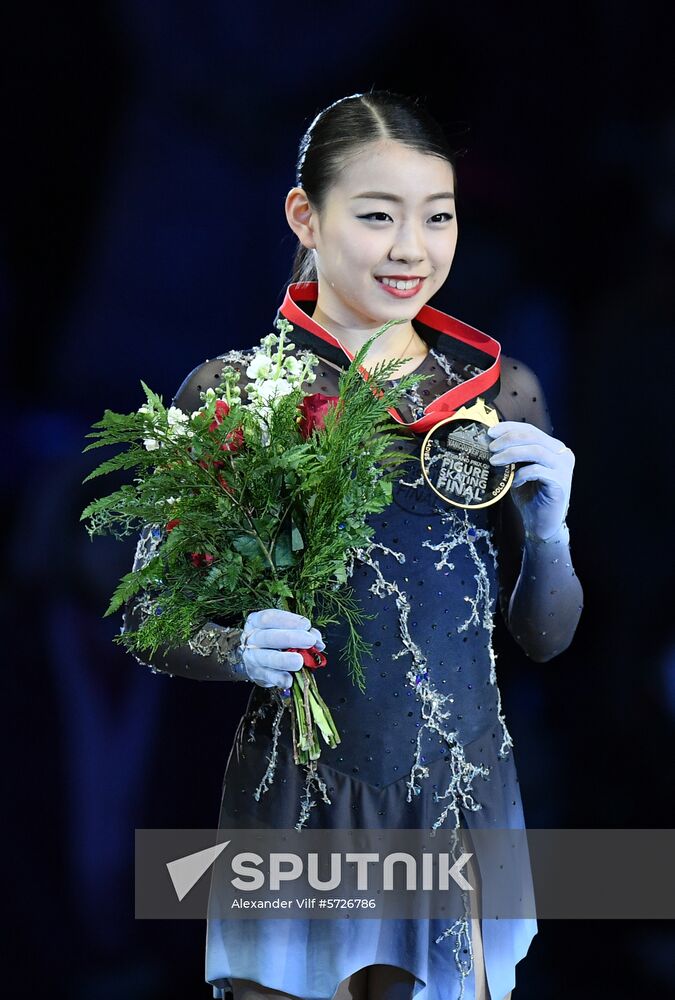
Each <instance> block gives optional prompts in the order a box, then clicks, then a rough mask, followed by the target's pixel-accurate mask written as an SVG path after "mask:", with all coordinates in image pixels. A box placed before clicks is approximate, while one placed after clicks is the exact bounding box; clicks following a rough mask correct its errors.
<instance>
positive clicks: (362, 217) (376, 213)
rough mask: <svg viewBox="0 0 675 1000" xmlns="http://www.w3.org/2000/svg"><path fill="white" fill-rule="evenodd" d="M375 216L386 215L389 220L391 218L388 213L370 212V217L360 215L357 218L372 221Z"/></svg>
mask: <svg viewBox="0 0 675 1000" xmlns="http://www.w3.org/2000/svg"><path fill="white" fill-rule="evenodd" d="M374 215H384V216H386V217H387V218H388V219H390V218H391V216H390V215H387V213H386V212H369V213H368V215H359V216H357V218H359V219H372V218H373V216H374Z"/></svg>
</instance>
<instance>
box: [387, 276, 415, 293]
mask: <svg viewBox="0 0 675 1000" xmlns="http://www.w3.org/2000/svg"><path fill="white" fill-rule="evenodd" d="M379 280H380V281H381V282H382V284H383V285H391V287H392V288H400V289H402V290H405V289H408V288H415V287H416V286H417V285H419V283H420V281H421V280H422V279H421V278H415V279H414V281H394V280H393V278H380V279H379Z"/></svg>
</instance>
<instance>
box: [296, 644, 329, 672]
mask: <svg viewBox="0 0 675 1000" xmlns="http://www.w3.org/2000/svg"><path fill="white" fill-rule="evenodd" d="M286 652H287V653H301V654H302V664H303V666H304V667H309V668H310V670H316V669H317V667H325V666H326V664H327V663H328V660H327V659H326V657H325V656H324V655H323V653H322V652H320V651H319V650H318V649H317V648H316V646H310V647H309V649H296V648H295V647H290V648H289V649H287V650H286Z"/></svg>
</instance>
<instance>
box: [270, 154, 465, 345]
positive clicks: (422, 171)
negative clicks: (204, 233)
mask: <svg viewBox="0 0 675 1000" xmlns="http://www.w3.org/2000/svg"><path fill="white" fill-rule="evenodd" d="M294 192H296V194H297V192H300V194H299V195H298V197H299V199H300V200H302V198H304V192H302V189H301V188H295V189H293V191H291V192H289V196H288V197H289V199H290V198H291V196H292V195H293V193H294ZM385 196H386V197H385ZM289 208H290V209H291V214H289ZM299 208H300V202H296V203H295V209H296V210H297V209H299ZM287 215H288V218H289V223H290V222H291V218H292V217H293V216H294V218H295V221H300V220H301V219H303V216H302V214H301V213H299V212H293V205H292V204H289V203H288V200H287ZM293 228H294V229H295V231H296V233H297V234H298V236H299V238H300V239H301V241H302V242H303V244H304V245H305V246H309V247H312V248H313V249H315V251H316V253H315V259H316V267H317V275H318V285H319V287H318V299H317V305H316V312H315V315H316V316H317V318H318V320H319V322H322V320H323V321H324V322H326V321H330V322H331V324H332V325H333V326H334V327H337V328H340V329H343V330H351V331H357V330H365V331H367V330H373V329H376V328H377V327H379V326H381V325H382V324H383V323H386V322H387V320H390V319H409V320H410V319H413V318H414V317H415V316H416V315H417V313H418V312H419V310H420V309H421V307H422V306H423V305H424V304H425V303H426V302H428V301H429V299H430V298H431V297H432V295H434V294H435V293H436V292H437V291H438V289H439V288H440V287H441V285H442V284H443V283H444V281H445V279H446V278H447V276H448V273H449V271H450V267H451V265H452V260H453V257H454V255H455V248H456V246H457V218H456V210H455V203H454V176H453V170H452V167H451V165H450V163H449V162H448V161H447V160H445V159H442V158H441V157H438V156H432V155H429V154H425V153H420V152H418V151H417V150H414V149H410V148H409V147H408V146H404V145H403V144H402V143H399V142H395V141H392V140H389V139H386V140H379V141H377V142H374V143H371V144H370V145H368V146H366V147H365V148H364V149H363V150H362V151H361V152H360V153H359V154H358V156H356V157H355V158H354V159H352V160H351V161H349V162H348V163H347V165H346V166H345V167H344V168H343V170H342V171H341V172H340V174H339V177H338V179H337V181H336V183H335V184H334V185H333V186H332V187H331V189H330V191H329V192H328V195H327V197H326V200H325V203H324V206H323V208H322V211H321V212H320V213H318V212H316V211H313V210H308V211H307V213H306V214H305V215H304V224H303V225H300V226H299V227H296V226H295V225H294V226H293ZM386 276H391V277H392V280H393V279H395V278H399V277H400V278H402V279H405V278H407V277H410V278H419V279H421V280H419V281H416V283H415V285H414V287H413V288H412V290H410V291H409V290H407V289H403V290H402V291H398V292H397V291H396V290H394V291H393V292H392V291H390V290H388V289H387V287H386V285H385V284H384V283H383V282H382V281H381V278H382V277H386Z"/></svg>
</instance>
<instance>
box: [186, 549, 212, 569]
mask: <svg viewBox="0 0 675 1000" xmlns="http://www.w3.org/2000/svg"><path fill="white" fill-rule="evenodd" d="M190 559H191V560H192V565H193V566H195V567H196V568H197V569H199V568H200V567H201V566H210V565H211V563H212V562H213V559H214V557H213V556H212V555H211V554H210V553H208V552H191V553H190Z"/></svg>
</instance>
